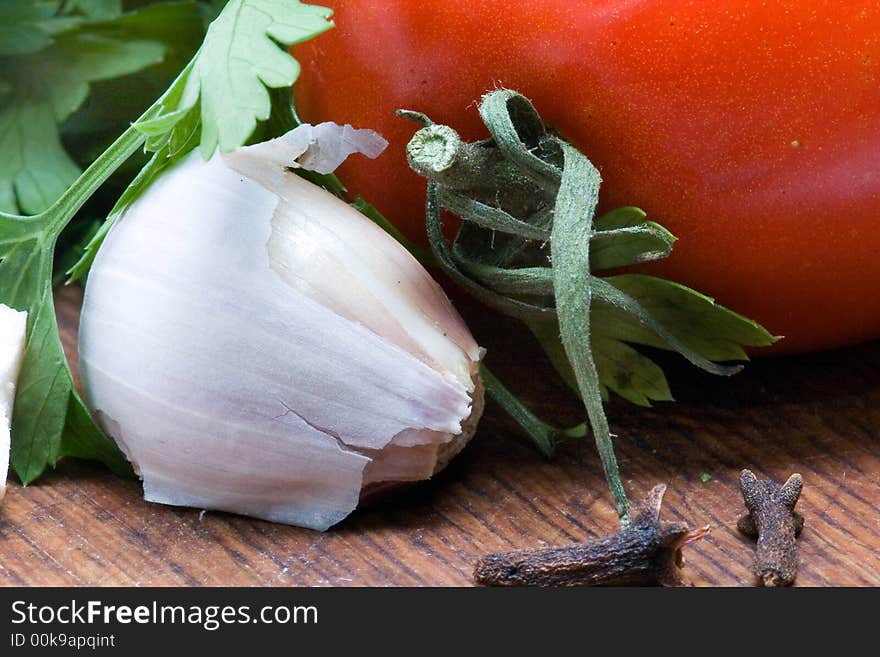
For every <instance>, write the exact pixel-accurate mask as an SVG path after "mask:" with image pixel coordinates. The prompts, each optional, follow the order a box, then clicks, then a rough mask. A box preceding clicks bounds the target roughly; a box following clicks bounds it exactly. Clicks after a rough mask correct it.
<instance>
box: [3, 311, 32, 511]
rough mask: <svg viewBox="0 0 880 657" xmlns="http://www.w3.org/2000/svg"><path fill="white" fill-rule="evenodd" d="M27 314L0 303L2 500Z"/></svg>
mask: <svg viewBox="0 0 880 657" xmlns="http://www.w3.org/2000/svg"><path fill="white" fill-rule="evenodd" d="M26 328H27V313H26V312H19V311H18V310H14V309H13V308H10V307H9V306H5V305H3V304H0V500H2V499H3V497H4V496H5V495H6V476H7V472H8V471H9V438H10V435H9V432H10V428H11V425H12V407H13V405H14V403H15V382H16V381H17V380H18V372H19V370H20V369H21V361H22V360H24V347H25V331H26Z"/></svg>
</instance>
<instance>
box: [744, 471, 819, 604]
mask: <svg viewBox="0 0 880 657" xmlns="http://www.w3.org/2000/svg"><path fill="white" fill-rule="evenodd" d="M740 486H741V488H742V494H743V500H745V503H746V508H747V509H748V510H749V512H748V513H747V514H746V515H744V516H742V517H741V518H740V519H739V521H738V522H737V525H736V526H737V528H738V529H739V531H741V532H742V533H743V534H746V535H747V536H753V537H754V536H757V538H758V545H757V548H756V549H755V573H756V574H757V575H758V578H759V579H760V580H761V582H762V583H763V585H764V586H788V585H789V584H791V583H792V582H794V579H795V577H796V576H797V567H798V556H797V537H798V536H800V533H801V530H802V529H803V528H804V517H803V516H802V515H801V514H799V513H797V512H796V511H795V510H794V505H795V504H797V501H798V498H799V497H800V495H801V489H802V488H803V486H804V480H803V477H801V475H800V474H798V473H795V474H793V475H791V476H790V477H789V478H788V480H787V481H786V482H785V483H784V484H782V485H781V486H780V485H779V484H777V483H776V482H775V481H770V480H766V481H761V480H759V479H758V478H757V477H756V476H755V474H754V473H753V472H752V471H751V470H743V471H742V473H740Z"/></svg>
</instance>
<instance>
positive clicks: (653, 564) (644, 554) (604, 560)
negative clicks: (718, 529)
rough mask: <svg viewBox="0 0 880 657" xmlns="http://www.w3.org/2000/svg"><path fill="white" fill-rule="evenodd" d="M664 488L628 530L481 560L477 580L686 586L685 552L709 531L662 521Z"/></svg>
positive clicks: (516, 583) (503, 583)
mask: <svg viewBox="0 0 880 657" xmlns="http://www.w3.org/2000/svg"><path fill="white" fill-rule="evenodd" d="M665 492H666V485H665V484H659V485H657V486H655V487H654V489H653V490H651V492H650V493H649V494H648V497H647V498H646V500H645V502H644V503H643V504H642V507H641V509H640V510H639V512H638V514H637V515H636V517H635V519H634V520H633V521H632V524H630V526H629V527H627V528H626V529H623V530H621V531H619V532H618V533H616V534H614V535H612V536H608V537H606V538H600V539H595V540H590V541H585V542H583V543H575V544H574V545H569V546H566V547H558V548H542V549H534V550H518V551H516V552H503V553H498V554H490V555H487V556H484V557H481V558H480V559H479V560H478V561H477V564H476V568H475V569H474V580H475V581H476V582H477V583H478V584H483V585H485V586H598V585H641V586H647V585H658V584H659V585H663V586H682V585H684V584H687V582H686V581H685V580H684V579H683V578H682V576H681V573H680V570H681V567H682V566H683V565H684V560H683V558H682V556H681V548H682V547H683V546H684V545H686V544H688V543H691V542H693V541H696V540H699V539H701V538H703V537H704V536H706V534H708V533H709V526H708V525H707V526H706V527H703V528H701V529H696V530H689V529H688V527H687V525H686V524H685V523H683V522H664V521H661V520H660V506H661V504H662V501H663V494H664V493H665Z"/></svg>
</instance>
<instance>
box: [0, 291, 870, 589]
mask: <svg viewBox="0 0 880 657" xmlns="http://www.w3.org/2000/svg"><path fill="white" fill-rule="evenodd" d="M79 300H80V297H79V292H78V290H76V289H66V290H64V291H62V292H61V293H60V294H59V296H58V313H59V323H60V324H61V326H62V328H63V335H64V340H65V346H66V348H67V349H68V355H69V356H70V357H71V358H73V357H74V356H75V353H74V350H75V346H74V345H75V326H76V322H77V316H78V306H79ZM465 316H466V317H467V318H468V320H469V322H470V324H471V326H472V328H473V330H474V333H475V335H477V336H478V338H479V340H480V341H481V342H482V343H483V344H485V345H486V346H488V347H489V357H488V362H489V364H490V365H491V366H492V367H493V369H494V370H495V371H496V373H497V374H498V375H499V376H500V377H501V378H502V379H503V380H504V381H505V382H506V383H507V384H508V386H509V387H511V388H513V389H515V390H517V391H519V392H521V393H522V395H523V396H524V398H525V399H526V400H528V402H529V403H530V405H531V406H532V407H533V408H534V409H535V410H536V411H538V412H539V413H540V414H541V415H542V416H544V417H546V418H550V419H554V420H555V421H557V422H559V423H561V424H565V423H575V422H579V421H581V419H582V415H583V413H582V410H581V408H580V406H579V404H578V402H577V401H576V400H575V399H574V398H573V397H572V396H571V394H570V393H569V392H568V391H567V390H566V389H565V388H563V387H562V386H561V385H560V384H559V383H558V382H557V380H556V379H555V377H554V376H553V374H552V371H551V370H550V369H549V367H548V366H547V365H546V363H545V362H544V360H543V358H542V357H541V354H540V352H539V351H538V350H537V349H536V347H535V346H534V345H533V343H532V342H531V340H530V338H529V337H528V336H527V335H526V334H524V333H523V332H521V331H509V330H508V331H504V332H500V331H498V330H497V328H496V327H497V325H498V322H497V320H496V319H495V318H493V317H491V316H488V315H486V314H485V312H483V311H481V310H479V309H472V308H467V307H466V308H465ZM664 363H668V364H669V365H670V369H669V372H670V382H671V385H672V388H673V393H674V394H675V395H676V398H677V400H678V401H677V402H676V403H674V404H662V405H658V406H656V407H655V408H652V409H641V408H636V407H633V406H630V405H628V404H626V403H624V402H613V403H611V404H610V405H609V406H608V414H609V418H610V420H611V425H612V430H613V431H614V433H615V434H616V435H617V436H618V438H617V450H618V457H619V460H620V467H621V470H622V472H623V474H624V478H625V483H626V485H627V487H628V490H629V492H630V496H631V497H632V498H637V497H640V496H642V495H643V494H645V493H646V492H647V491H648V490H649V489H650V488H651V487H653V486H654V484H656V483H658V482H666V483H667V484H668V485H669V490H668V492H667V494H666V500H665V504H664V512H663V513H664V516H665V517H666V518H669V519H680V520H684V521H686V522H688V523H689V524H691V525H692V526H700V525H703V524H706V523H708V524H711V525H712V532H711V534H710V535H709V537H708V538H707V539H705V540H703V541H702V542H699V543H696V544H693V545H689V546H687V547H686V548H685V555H684V556H685V561H686V563H685V569H684V574H685V576H686V577H688V578H689V579H690V580H691V581H692V582H693V583H694V584H695V585H698V586H712V585H716V586H751V585H754V584H755V577H754V575H753V573H752V558H753V554H754V552H753V549H754V545H753V543H752V542H751V541H750V540H748V539H746V538H744V537H741V536H740V535H739V534H738V533H737V531H736V526H735V525H736V519H737V517H738V516H739V515H740V514H741V513H742V512H743V510H744V508H743V502H742V497H741V494H740V492H739V486H738V479H739V472H740V470H741V469H742V468H743V467H748V468H751V469H752V470H754V471H755V472H756V474H757V475H758V476H759V477H761V478H766V477H773V478H776V479H779V480H782V479H784V478H785V477H787V476H788V475H789V474H791V473H792V472H795V471H797V472H800V473H801V474H802V475H803V477H804V481H805V485H804V491H803V494H802V496H801V499H800V502H799V503H798V507H797V508H798V511H800V512H801V513H802V514H803V515H804V516H805V518H806V526H805V529H804V532H803V534H802V537H801V539H800V541H799V546H800V561H801V563H800V571H799V575H798V579H797V585H799V586H878V585H880V429H878V426H880V343H876V342H875V343H871V344H866V345H862V346H858V347H853V348H849V349H844V350H839V351H834V352H827V353H821V354H814V355H810V356H802V357H790V358H784V359H783V358H777V359H760V360H756V361H754V362H753V363H751V364H749V365H748V366H747V368H746V370H745V371H744V372H743V373H741V374H739V375H737V376H735V377H733V378H731V379H719V378H715V377H712V376H709V375H704V374H702V373H700V372H696V371H693V370H692V369H689V368H687V367H683V366H681V365H680V364H679V363H678V361H676V360H674V359H670V360H668V361H664ZM704 474H705V475H708V476H710V477H711V479H709V480H708V481H705V482H704V481H703V478H705V477H702V476H703V475H704ZM10 483H11V485H10V489H9V490H8V493H7V496H6V500H5V501H4V503H3V505H2V507H0V584H4V585H49V586H54V585H97V586H109V585H139V586H156V585H172V586H173V585H184V586H186V585H207V586H219V585H245V586H249V585H268V586H280V585H324V586H327V585H331V586H365V585H367V586H385V585H404V586H410V585H438V586H447V585H469V584H471V583H472V579H471V576H472V571H473V564H474V560H475V558H476V557H477V556H479V555H481V554H484V553H487V552H495V551H500V550H511V549H518V548H528V547H536V546H542V545H563V544H566V543H570V542H573V541H579V540H583V539H585V538H589V537H595V536H600V535H604V534H607V533H608V532H610V531H613V530H614V529H615V526H616V518H615V515H614V512H613V509H612V505H611V501H610V498H609V495H608V492H607V488H606V487H605V484H604V480H603V479H602V476H601V471H600V466H599V462H598V459H597V457H596V454H595V451H594V449H593V448H592V445H591V444H590V443H588V442H585V441H578V440H572V441H570V442H569V443H567V444H565V445H563V446H562V447H561V449H560V450H559V454H558V456H557V457H556V458H555V460H553V461H550V462H548V461H544V460H542V459H541V457H540V456H539V455H538V453H537V452H536V451H535V450H534V449H533V448H532V447H531V445H530V444H529V443H528V441H527V439H526V438H524V437H523V435H522V434H521V433H520V432H519V431H518V430H517V428H516V427H515V426H514V425H513V424H512V422H511V421H510V420H509V419H508V418H507V417H506V416H505V415H504V413H503V412H502V411H501V410H500V409H499V408H497V407H496V406H495V405H493V404H492V403H489V405H488V408H487V411H486V414H485V416H484V419H483V421H482V423H481V425H480V428H479V431H478V433H477V436H476V438H475V439H474V440H473V442H472V443H471V445H470V446H469V447H468V448H467V449H465V451H464V452H463V453H462V454H461V455H460V456H459V457H458V458H457V459H456V460H455V461H454V462H453V463H452V464H451V465H450V466H449V467H448V468H447V470H445V471H444V472H443V473H441V474H440V475H438V476H437V477H435V479H434V480H432V481H430V482H427V483H425V484H422V485H418V486H414V487H411V488H409V489H406V490H404V491H402V492H400V493H399V494H397V495H396V496H395V497H393V498H392V499H386V500H384V501H383V502H382V503H381V504H380V505H376V506H374V507H372V508H370V509H364V510H359V511H357V512H356V513H355V514H353V515H352V516H351V517H350V518H348V519H347V520H346V521H344V522H343V523H342V524H341V525H338V526H337V527H335V528H333V529H331V530H330V531H328V532H326V533H317V532H314V531H310V530H305V529H299V528H295V527H286V526H283V525H274V524H270V523H267V522H262V521H257V520H251V519H248V518H243V517H238V516H233V515H229V514H224V513H215V512H207V513H204V512H200V511H199V510H198V509H183V508H173V507H165V506H159V505H155V504H150V503H147V502H144V501H143V499H142V498H141V488H140V485H139V484H138V483H137V482H134V481H125V480H121V479H118V478H116V477H114V476H113V475H111V474H109V473H108V472H107V471H105V470H103V469H102V468H100V467H98V466H95V465H91V464H87V463H80V462H73V461H69V462H65V463H62V464H61V465H60V466H59V467H58V469H57V470H56V471H55V472H52V473H50V474H48V475H47V476H45V477H44V478H43V479H42V480H41V481H40V482H39V484H37V485H32V486H29V487H27V488H22V487H21V486H19V485H18V484H17V483H13V482H10Z"/></svg>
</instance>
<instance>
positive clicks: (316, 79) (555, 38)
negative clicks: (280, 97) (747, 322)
mask: <svg viewBox="0 0 880 657" xmlns="http://www.w3.org/2000/svg"><path fill="white" fill-rule="evenodd" d="M323 4H327V5H330V6H331V7H332V8H333V9H334V10H335V12H336V13H335V17H334V20H335V21H336V24H337V27H336V28H335V29H333V30H331V31H330V32H328V33H327V34H325V35H322V36H320V37H319V38H317V39H315V40H313V41H311V42H308V43H306V44H303V45H302V46H299V47H298V48H297V49H296V51H295V55H296V56H297V57H298V58H299V59H300V61H301V62H302V63H303V73H302V76H301V78H300V81H299V82H298V83H297V86H296V88H295V93H296V97H297V105H298V108H299V110H300V113H301V114H302V116H303V117H304V118H305V119H306V120H311V121H319V120H334V121H337V122H340V123H345V122H347V123H352V124H354V125H355V126H358V127H371V128H374V129H376V130H378V131H379V132H381V133H382V134H383V135H385V136H386V137H387V138H388V139H389V141H390V143H391V146H390V148H389V149H388V151H387V152H386V154H384V155H383V156H382V157H381V158H380V159H379V160H378V161H375V162H372V161H367V160H364V159H359V158H352V159H351V160H350V161H349V162H348V163H346V164H345V165H344V168H343V169H342V170H341V171H340V176H341V177H342V178H343V180H344V181H345V182H346V184H347V185H348V186H349V188H350V189H351V190H352V191H353V192H357V193H361V194H363V195H364V196H365V197H366V198H367V199H369V200H370V201H371V202H373V203H374V204H375V205H377V206H378V207H379V208H380V209H381V210H382V212H384V213H385V214H386V216H388V218H389V219H391V220H392V221H393V222H394V223H396V224H397V225H398V226H400V227H401V228H402V229H403V230H404V231H405V232H406V233H407V234H409V235H410V236H418V235H422V234H423V231H424V215H423V213H424V210H423V204H424V181H423V180H422V179H420V178H419V177H418V176H416V175H415V174H413V173H411V172H410V171H409V169H408V167H407V165H406V160H405V157H404V146H405V144H406V143H407V141H408V139H409V137H410V136H411V135H412V133H413V132H414V131H415V129H416V126H415V125H413V124H412V123H410V122H409V121H406V120H403V119H399V118H397V117H395V115H394V110H395V109H397V108H401V107H403V108H407V109H414V110H419V111H423V112H425V113H427V114H428V115H429V116H430V117H431V118H433V119H434V120H435V121H437V122H443V123H447V124H450V125H452V126H454V127H456V128H457V129H459V131H460V132H461V133H462V134H463V136H465V137H466V138H468V139H477V138H482V137H483V136H485V129H484V128H483V127H482V125H481V124H480V121H479V118H478V116H477V112H476V110H475V105H474V101H475V99H478V98H479V97H480V96H481V95H482V94H483V93H484V92H486V91H487V90H490V89H492V88H495V87H499V86H504V87H508V88H511V89H516V90H517V91H520V92H521V93H523V94H525V95H526V96H528V97H529V98H531V99H532V101H533V102H534V103H535V106H536V107H537V109H538V111H539V112H540V113H541V115H542V116H543V117H544V119H545V120H546V121H547V122H549V123H550V124H552V125H554V126H555V127H556V128H557V129H558V130H559V131H560V133H561V134H562V135H563V136H564V137H565V138H567V139H568V140H569V141H571V142H573V143H574V144H575V145H577V146H578V147H579V148H580V149H581V150H582V151H583V152H584V153H585V154H586V155H587V156H588V157H590V159H591V160H592V161H593V162H594V163H595V164H596V165H597V166H598V167H599V169H600V170H601V172H602V175H603V178H604V185H603V188H602V206H603V207H604V208H605V209H608V208H611V207H614V206H618V205H638V206H640V207H641V208H643V209H644V210H645V211H647V213H648V215H649V217H650V218H652V219H653V220H655V221H657V222H659V223H661V224H663V225H664V226H666V227H667V228H668V229H670V230H671V231H672V232H673V233H675V234H676V235H677V236H678V238H679V241H678V242H677V243H676V246H675V251H674V253H673V255H672V257H670V258H669V259H668V260H666V261H663V262H662V263H658V264H657V265H656V266H652V267H651V271H652V273H656V274H659V275H662V276H666V277H669V278H672V279H675V280H678V281H681V282H683V283H686V284H688V285H691V286H692V287H695V288H696V289H699V290H700V291H702V292H705V293H707V294H710V295H712V296H714V297H716V299H718V301H719V302H721V303H723V304H724V305H727V306H729V307H731V308H734V309H735V310H737V311H739V312H742V313H744V314H746V315H748V316H750V317H753V318H755V319H757V320H759V321H760V322H762V323H763V324H764V325H765V326H766V327H767V328H768V329H769V330H771V331H772V332H774V333H776V334H781V335H785V336H786V339H785V340H783V341H782V343H781V345H782V347H783V348H784V349H785V350H787V351H796V350H811V349H818V348H824V347H832V346H838V345H843V344H848V343H854V342H858V341H863V340H867V339H872V338H878V337H880V293H878V292H880V224H878V222H880V74H878V70H880V3H878V2H877V0H848V1H847V2H838V1H834V0H700V1H698V2H694V1H693V0H605V1H603V0H592V1H587V0H580V1H579V2H572V1H571V0H536V1H535V2H506V1H502V0H497V1H490V0H468V1H465V2H462V1H461V0H434V1H433V2H427V3H425V2H412V1H411V0H382V1H381V2H380V1H376V0H335V1H334V0H328V1H327V2H323Z"/></svg>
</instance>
